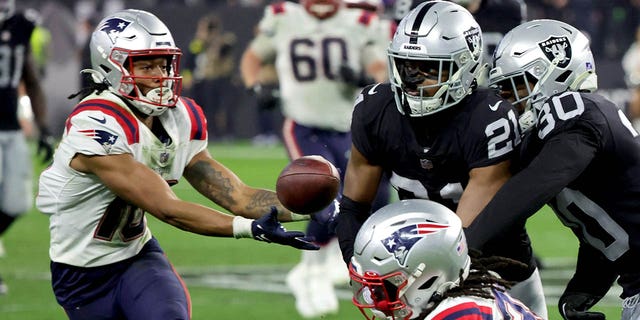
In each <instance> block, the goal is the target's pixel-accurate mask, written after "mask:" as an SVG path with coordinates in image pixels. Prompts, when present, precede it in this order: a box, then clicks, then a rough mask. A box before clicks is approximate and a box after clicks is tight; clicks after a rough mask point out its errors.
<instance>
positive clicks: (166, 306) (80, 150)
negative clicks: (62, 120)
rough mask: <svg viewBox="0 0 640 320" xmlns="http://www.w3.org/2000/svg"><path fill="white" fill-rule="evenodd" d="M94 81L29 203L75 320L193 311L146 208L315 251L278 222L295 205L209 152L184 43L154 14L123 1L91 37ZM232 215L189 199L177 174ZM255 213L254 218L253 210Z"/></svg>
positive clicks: (190, 225) (57, 288) (203, 226)
mask: <svg viewBox="0 0 640 320" xmlns="http://www.w3.org/2000/svg"><path fill="white" fill-rule="evenodd" d="M90 49H91V62H92V69H90V70H86V72H89V73H91V75H92V77H93V80H94V82H95V83H93V84H92V85H91V86H90V87H88V88H85V89H84V90H83V91H81V92H80V94H83V96H84V97H83V98H82V99H81V101H80V102H79V103H78V105H76V107H75V108H74V109H73V111H72V112H71V114H70V115H69V117H68V118H67V121H66V125H65V128H64V134H63V136H62V140H61V142H60V144H59V146H58V148H57V149H56V151H55V154H54V161H53V164H52V165H51V166H50V167H49V168H47V169H46V170H45V171H43V172H42V174H41V176H40V181H39V190H38V197H37V200H36V205H37V207H38V209H39V210H40V211H41V212H42V213H44V214H47V215H49V216H50V224H49V229H50V233H51V240H50V249H49V255H50V258H51V276H52V279H51V280H52V284H53V291H54V293H55V296H56V299H57V301H58V303H59V304H60V305H61V306H62V307H63V308H64V310H65V312H66V313H67V315H68V317H69V318H70V319H123V318H126V319H189V318H190V316H191V304H190V298H189V294H188V291H187V289H186V287H185V286H184V284H183V282H182V280H181V278H180V277H179V276H178V275H177V274H176V273H175V270H174V269H173V268H172V266H171V264H170V263H169V261H168V260H167V257H166V256H165V255H164V253H163V251H162V249H161V248H160V245H159V243H158V241H157V240H156V239H155V238H154V237H153V236H152V234H151V231H150V230H149V228H148V227H147V222H146V216H145V213H149V214H151V215H153V216H154V217H156V218H158V219H159V220H161V221H164V222H166V223H168V224H171V225H173V226H175V227H177V228H180V229H183V230H185V231H189V232H193V233H198V234H202V235H208V236H217V237H232V236H233V237H236V238H254V239H256V240H260V241H266V242H275V243H279V244H284V245H289V246H293V247H296V248H300V249H310V250H317V249H318V247H317V246H315V245H313V244H311V243H310V242H308V241H307V240H306V239H305V238H304V233H302V232H297V231H294V232H290V231H286V230H285V229H284V228H283V227H282V225H281V224H280V223H279V222H278V219H277V218H278V217H280V218H281V219H282V220H283V221H291V220H293V219H295V218H296V217H297V215H295V214H293V213H291V212H289V211H287V210H285V209H284V208H283V207H282V205H281V204H280V203H279V202H278V201H277V197H276V195H275V193H274V192H272V191H268V190H262V189H256V188H252V187H249V186H247V185H245V184H244V183H243V182H242V181H241V180H240V179H239V178H238V177H237V176H236V175H235V174H234V173H233V172H231V171H230V170H229V169H227V168H226V167H224V166H223V165H222V164H220V163H219V162H217V161H215V160H214V159H212V158H211V156H210V155H209V153H208V151H207V124H206V119H205V117H204V115H203V113H202V109H201V108H200V107H199V106H198V105H197V104H196V103H195V101H193V100H191V99H189V98H186V97H181V96H180V89H181V80H182V79H181V77H180V75H179V69H178V67H179V58H180V56H181V51H180V49H179V48H177V47H176V46H175V43H174V41H173V38H172V36H171V33H170V31H169V30H168V29H167V27H166V26H165V25H164V23H163V22H162V21H160V20H159V19H158V18H157V17H156V16H154V15H152V14H150V13H148V12H145V11H140V10H133V9H129V10H124V11H120V12H117V13H114V14H112V15H110V16H107V17H106V18H104V19H103V20H102V21H101V22H100V23H99V24H98V26H97V28H96V29H95V31H94V32H93V34H92V37H91V43H90ZM183 176H184V177H185V178H186V180H187V181H188V182H189V183H190V184H191V185H192V186H193V187H194V188H195V189H196V190H197V191H198V192H199V193H201V194H202V195H204V196H206V197H207V198H209V199H210V200H212V201H213V202H215V203H217V204H219V205H220V206H222V207H224V208H225V209H227V210H229V211H231V212H233V213H234V214H236V216H235V217H233V216H231V215H228V214H224V213H222V212H219V211H216V210H213V209H211V208H209V207H206V206H203V205H199V204H195V203H190V202H185V201H182V200H180V199H178V198H177V197H176V195H175V194H174V193H173V191H172V190H171V188H170V186H172V185H174V184H176V183H177V182H178V180H179V179H180V177H183ZM254 219H255V220H254Z"/></svg>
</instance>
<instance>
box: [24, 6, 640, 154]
mask: <svg viewBox="0 0 640 320" xmlns="http://www.w3.org/2000/svg"><path fill="white" fill-rule="evenodd" d="M349 1H355V2H357V1H359V0H347V2H349ZM366 1H367V2H369V3H375V4H377V5H378V6H379V12H380V14H381V15H382V16H383V17H384V16H385V15H387V11H388V8H390V7H391V5H392V4H393V1H394V0H374V1H371V0H366ZM271 2H276V1H270V0H136V1H132V0H47V1H42V0H39V1H35V0H24V1H19V2H18V3H17V6H18V9H19V10H25V9H28V8H29V9H32V10H35V11H36V12H37V13H38V14H39V15H40V22H41V26H42V27H43V28H42V30H45V33H43V35H42V36H41V41H40V42H39V43H35V45H34V53H36V58H38V59H39V60H38V62H39V63H40V65H41V67H42V75H43V77H44V79H43V86H44V89H45V93H46V95H47V101H48V104H49V108H50V110H51V112H50V113H49V116H48V117H49V119H48V120H49V122H50V127H51V128H52V129H53V130H54V132H53V133H54V134H55V135H58V134H60V133H61V131H55V130H62V129H61V128H62V127H63V125H62V124H63V123H64V120H65V118H66V116H67V114H68V112H69V111H70V108H71V107H72V106H73V102H72V101H69V100H68V99H67V96H68V95H69V94H70V93H73V92H76V91H77V89H78V88H79V87H80V86H81V83H82V81H84V80H85V79H82V78H81V76H80V73H79V71H80V70H81V69H84V68H87V67H89V65H90V60H89V55H88V51H87V44H88V40H89V39H88V36H89V34H90V33H91V31H92V29H93V28H94V27H95V24H96V22H97V21H99V20H100V18H101V17H102V16H104V15H106V14H109V13H112V12H114V11H116V10H119V9H122V8H133V7H135V8H140V9H144V10H149V11H151V12H154V13H155V14H157V15H158V16H159V17H160V18H163V19H164V20H165V21H167V24H168V25H169V28H170V29H171V30H173V31H174V38H175V39H176V42H177V44H178V46H179V47H180V48H182V50H183V59H182V63H181V64H182V74H183V76H184V77H185V86H184V93H185V95H187V96H193V97H195V98H196V99H197V100H198V101H201V104H203V107H204V109H205V113H206V115H207V118H208V120H209V123H210V125H209V126H210V131H211V139H212V140H224V141H227V140H233V139H238V138H241V139H247V138H253V137H255V138H256V140H255V141H256V143H266V144H273V143H276V142H277V136H278V132H277V130H274V128H279V127H280V125H279V123H280V121H281V116H280V113H279V111H278V110H277V108H276V109H274V110H266V111H265V110H259V109H258V108H256V107H255V105H256V101H255V97H254V96H252V95H249V94H246V91H245V90H244V88H243V85H242V83H241V80H240V77H239V66H238V63H239V58H240V55H241V54H242V52H243V50H244V49H245V48H246V46H247V44H248V43H249V41H250V40H251V39H252V38H253V35H254V30H255V28H256V24H257V23H258V21H259V19H260V17H261V16H262V13H263V10H264V7H265V6H266V5H268V4H269V3H271ZM524 2H525V3H526V6H527V20H532V19H539V18H552V19H558V20H562V21H565V22H568V23H570V24H572V25H574V26H576V27H577V28H579V29H581V30H583V31H584V32H585V33H586V34H587V35H588V37H590V39H591V41H592V48H593V52H594V55H595V58H596V62H597V66H598V75H599V78H600V88H601V90H602V91H603V94H604V95H606V96H608V97H609V98H610V99H612V100H613V101H615V102H618V103H619V104H620V105H624V106H626V108H627V110H626V111H627V113H628V114H629V115H630V116H631V117H632V118H636V119H638V118H640V90H638V92H636V88H638V87H640V80H638V79H640V44H636V41H637V35H640V32H638V30H639V29H638V27H639V25H640V0H610V1H597V0H524ZM623 57H624V63H623ZM60 79H65V81H60Z"/></svg>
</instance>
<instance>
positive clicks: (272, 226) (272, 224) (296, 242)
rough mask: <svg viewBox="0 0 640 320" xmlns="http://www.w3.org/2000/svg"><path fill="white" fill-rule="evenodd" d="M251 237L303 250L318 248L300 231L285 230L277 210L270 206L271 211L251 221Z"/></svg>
mask: <svg viewBox="0 0 640 320" xmlns="http://www.w3.org/2000/svg"><path fill="white" fill-rule="evenodd" d="M251 233H252V235H253V238H254V239H256V240H260V241H264V242H275V243H278V244H283V245H287V246H292V247H294V248H298V249H303V250H319V249H320V247H319V246H317V245H315V244H313V243H311V242H310V241H309V239H308V238H306V237H305V234H304V232H301V231H287V229H285V228H284V227H283V226H282V224H280V222H278V210H277V209H276V208H275V207H271V212H269V213H268V214H265V215H264V216H262V217H261V218H259V219H256V220H254V221H253V222H252V223H251Z"/></svg>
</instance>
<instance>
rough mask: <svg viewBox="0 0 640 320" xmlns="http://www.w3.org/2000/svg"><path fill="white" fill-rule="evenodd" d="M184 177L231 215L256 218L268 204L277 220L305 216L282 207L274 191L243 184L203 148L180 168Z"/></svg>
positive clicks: (294, 219)
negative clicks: (276, 215)
mask: <svg viewBox="0 0 640 320" xmlns="http://www.w3.org/2000/svg"><path fill="white" fill-rule="evenodd" d="M184 177H185V178H186V179H187V181H189V183H190V184H191V185H192V186H193V187H194V188H195V189H196V190H197V191H198V192H199V193H201V194H202V195H204V196H205V197H207V198H209V199H210V200H211V201H213V202H215V203H216V204H218V205H220V206H221V207H223V208H225V209H227V210H229V211H230V212H233V213H234V214H235V215H239V216H243V217H245V218H251V219H258V218H260V217H262V216H263V215H264V214H265V213H267V212H269V210H270V208H271V207H276V209H277V211H278V219H279V220H280V221H283V222H288V221H297V220H306V219H309V217H308V216H305V215H299V214H295V213H292V212H291V211H289V210H287V209H285V208H284V207H283V206H282V204H281V203H280V201H278V197H277V196H276V194H275V192H273V191H270V190H265V189H259V188H253V187H250V186H248V185H246V184H245V183H244V182H243V181H242V180H240V178H239V177H238V176H237V175H236V174H235V173H233V172H232V171H231V170H229V169H228V168H227V167H225V166H224V165H223V164H221V163H220V162H218V161H216V160H215V159H213V158H212V157H211V155H209V152H208V151H206V150H203V151H201V152H200V153H198V154H196V155H195V156H194V157H193V159H191V161H190V162H189V164H188V165H187V167H186V168H185V170H184Z"/></svg>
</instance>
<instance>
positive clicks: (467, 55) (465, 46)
mask: <svg viewBox="0 0 640 320" xmlns="http://www.w3.org/2000/svg"><path fill="white" fill-rule="evenodd" d="M387 54H388V57H389V75H390V82H391V86H392V88H393V92H394V94H395V98H396V106H397V107H398V110H399V111H400V113H402V114H404V115H408V116H411V117H422V116H426V115H429V114H432V113H435V112H438V111H441V110H444V109H446V108H448V107H451V106H453V105H455V104H456V103H458V102H459V101H460V100H462V99H463V98H464V97H465V96H467V95H468V94H470V93H471V92H472V88H473V86H475V81H476V80H475V79H476V77H477V75H478V72H479V71H480V64H481V60H482V32H481V30H480V26H479V25H478V23H477V22H476V21H475V20H474V18H473V16H472V15H471V14H470V13H469V11H467V10H466V9H465V8H463V7H461V6H460V5H457V4H455V3H452V2H449V1H427V2H423V3H421V4H420V5H418V6H417V7H416V8H415V9H413V10H411V11H410V12H409V14H408V15H406V16H405V17H404V18H403V19H402V20H401V21H400V24H399V25H398V28H397V30H396V33H395V35H394V36H393V40H392V41H391V44H390V45H389V48H388V50H387ZM428 71H436V72H437V73H438V76H437V79H435V80H437V82H438V83H437V84H435V85H432V86H421V85H420V84H421V83H422V82H423V81H424V80H425V79H427V78H429V77H431V76H430V74H431V73H429V72H428ZM443 71H444V72H448V78H443ZM433 78H435V77H433ZM430 87H431V88H436V89H437V92H436V93H435V94H434V95H433V96H428V94H427V91H426V89H428V88H430ZM408 90H410V91H413V92H414V93H413V94H410V93H408ZM415 91H417V92H418V94H415Z"/></svg>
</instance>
